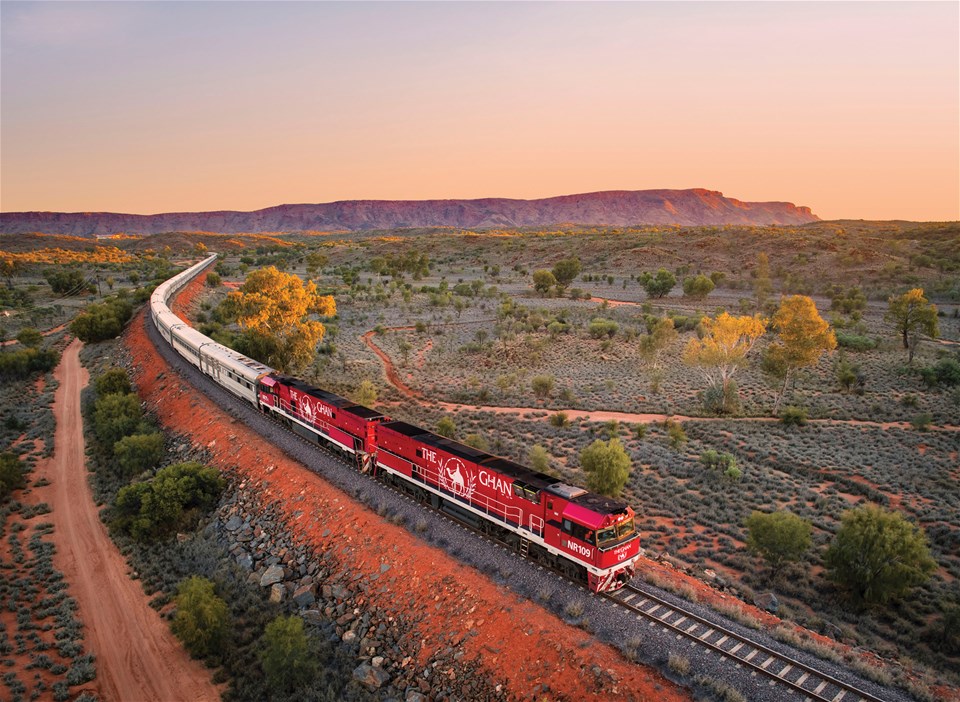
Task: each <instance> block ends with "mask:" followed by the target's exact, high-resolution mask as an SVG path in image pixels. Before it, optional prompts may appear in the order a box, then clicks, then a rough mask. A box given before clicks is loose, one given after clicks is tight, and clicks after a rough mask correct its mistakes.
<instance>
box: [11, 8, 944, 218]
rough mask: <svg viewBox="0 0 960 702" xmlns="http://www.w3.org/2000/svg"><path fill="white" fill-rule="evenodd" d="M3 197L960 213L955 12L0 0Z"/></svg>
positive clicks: (73, 202)
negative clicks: (642, 198)
mask: <svg viewBox="0 0 960 702" xmlns="http://www.w3.org/2000/svg"><path fill="white" fill-rule="evenodd" d="M0 15H2V16H0V20H2V28H0V31H2V37H0V38H2V62H0V73H2V75H0V78H2V82H0V147H2V152H0V209H2V210H3V211H8V212H9V211H20V210H55V211H99V210H109V211H117V212H137V213H152V212H165V211H189V210H215V209H237V210H252V209H258V208H261V207H267V206H270V205H276V204H281V203H299V202H328V201H333V200H340V199H373V198H383V199H427V198H444V197H487V196H502V197H525V198H526V197H545V196H551V195H561V194H567V193H575V192H589V191H596V190H607V189H627V190H634V189H644V188H687V187H703V188H709V189H714V190H721V191H723V192H724V194H726V195H728V196H731V197H736V198H739V199H741V200H789V201H792V202H794V203H796V204H801V205H807V206H809V207H811V208H812V209H813V211H814V212H815V213H817V214H818V215H820V216H821V217H824V218H828V219H829V218H841V217H853V218H866V219H893V218H899V219H917V220H942V219H950V220H956V219H960V56H958V54H960V46H958V44H960V39H958V29H957V28H958V26H960V4H958V3H956V2H933V3H914V2H907V3H898V2H879V3H876V2H854V3H814V2H809V3H555V4H550V3H540V4H535V3H516V4H512V3H511V4H501V3H498V4H471V3H424V4H419V3H391V4H378V3H360V4H332V3H329V4H328V3H280V2H275V3H255V2H251V3H246V2H244V3H240V2H237V3H226V2H225V3H199V2H197V3H195V2H189V3H94V2H80V3H74V2H71V3H21V2H10V1H8V0H4V2H3V3H2V4H0Z"/></svg>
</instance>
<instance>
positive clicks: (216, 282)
mask: <svg viewBox="0 0 960 702" xmlns="http://www.w3.org/2000/svg"><path fill="white" fill-rule="evenodd" d="M220 284H221V280H220V274H219V273H217V272H216V271H210V272H209V273H207V287H210V288H219V287H220Z"/></svg>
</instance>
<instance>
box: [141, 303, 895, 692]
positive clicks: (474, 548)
mask: <svg viewBox="0 0 960 702" xmlns="http://www.w3.org/2000/svg"><path fill="white" fill-rule="evenodd" d="M144 320H145V322H144V323H145V324H146V328H147V334H148V336H149V338H150V339H151V341H152V342H153V344H154V345H155V346H156V347H157V349H158V351H159V353H160V355H161V356H162V357H163V358H164V359H165V360H166V361H167V363H168V364H169V365H170V366H171V368H173V369H176V372H177V373H179V374H180V375H181V376H182V377H184V378H185V379H186V380H187V381H188V382H189V383H190V384H191V385H193V386H194V387H196V388H198V389H199V390H201V391H202V392H203V393H204V394H206V395H207V396H208V397H210V399H212V400H213V401H214V402H216V403H217V404H218V405H219V406H220V407H222V408H224V410H225V411H226V412H228V413H229V414H230V415H231V416H232V417H235V418H237V419H239V420H240V421H242V422H244V423H245V424H247V425H248V426H249V427H250V428H251V429H253V430H254V431H256V432H257V433H258V434H260V435H261V436H263V437H264V438H265V439H267V440H268V441H269V442H271V443H272V444H273V445H275V446H277V447H278V448H279V449H281V450H282V451H283V452H284V453H286V454H287V455H289V456H290V457H291V458H293V459H295V460H297V461H299V462H301V463H302V464H303V465H305V466H307V467H309V469H310V470H312V471H314V472H315V473H317V474H319V475H321V476H323V478H324V479H325V480H327V481H328V482H329V483H330V484H332V485H334V486H336V487H337V488H339V489H341V490H343V491H344V492H345V493H347V494H349V495H351V496H352V497H354V498H355V499H357V500H359V501H361V502H362V503H364V504H365V505H367V506H369V507H370V508H372V509H374V510H376V511H377V512H378V513H380V514H389V515H391V517H394V518H398V519H399V518H400V517H403V518H405V521H404V523H405V524H406V525H407V528H408V529H409V530H410V533H411V534H412V535H414V536H416V537H417V538H420V539H422V540H424V541H426V542H427V543H430V544H432V545H434V546H438V547H440V548H442V549H443V550H445V551H446V552H447V553H448V554H450V555H452V556H454V557H455V558H457V559H458V560H460V561H461V562H463V563H466V564H468V565H470V566H473V567H474V568H476V569H477V570H479V571H480V572H481V573H483V574H485V575H487V576H488V577H490V578H492V579H493V580H494V582H496V583H498V584H501V585H504V586H506V587H508V588H509V589H510V590H512V591H513V592H514V593H516V594H517V595H518V596H520V597H523V598H526V599H530V600H534V601H536V602H539V603H540V604H542V605H543V606H545V607H546V608H548V609H549V610H551V611H552V612H554V613H555V614H556V615H558V616H560V617H561V618H563V619H564V620H565V621H567V622H569V623H571V624H575V625H579V626H580V627H581V628H583V629H585V630H586V631H589V632H591V633H592V634H593V635H594V636H595V637H596V638H597V639H598V640H600V641H602V642H604V643H607V644H611V645H613V646H616V647H617V648H618V649H620V650H621V651H624V652H625V653H626V654H627V655H628V656H631V657H632V658H633V659H634V660H637V661H638V662H641V663H645V664H648V665H653V666H655V667H658V668H659V669H660V670H661V671H662V672H663V673H664V674H665V675H666V676H667V677H669V678H671V679H673V680H675V681H677V682H679V683H681V684H689V683H690V680H691V679H693V678H695V677H697V676H701V675H702V676H706V677H709V678H712V679H714V680H718V681H723V682H726V683H727V684H728V685H730V686H731V687H733V688H735V689H736V690H738V691H739V692H740V693H741V694H743V695H744V696H745V697H746V698H747V699H749V700H758V701H759V702H778V701H779V700H782V699H784V695H785V694H786V692H785V690H784V688H782V687H780V686H776V685H775V684H774V683H773V682H772V681H770V680H769V679H768V678H766V677H760V676H758V675H751V674H750V673H749V672H748V671H746V670H745V669H743V668H737V667H736V666H735V665H734V664H733V663H732V662H731V661H730V660H729V659H726V658H721V656H720V655H719V654H717V653H714V652H710V651H708V650H707V649H706V648H704V647H703V646H701V645H698V644H695V643H692V642H690V641H689V640H688V639H686V638H681V639H678V638H677V634H675V633H673V632H672V631H669V630H667V629H665V628H664V627H663V626H660V625H655V624H654V625H652V624H651V622H650V621H649V620H647V619H645V618H643V619H640V620H638V619H637V617H636V615H634V614H632V613H630V612H629V611H628V610H626V609H625V608H623V607H621V606H619V605H617V604H614V603H613V602H611V601H609V600H606V599H604V598H600V597H597V596H594V595H593V594H592V593H590V592H589V591H588V590H587V589H586V588H585V587H582V586H579V585H575V584H573V583H571V582H569V581H567V580H565V579H563V578H561V577H560V576H559V575H557V574H555V573H553V572H551V571H548V570H545V569H543V568H542V567H540V566H538V565H536V564H534V563H533V562H530V561H527V560H525V559H522V558H520V556H518V555H517V554H515V553H514V552H512V551H509V550H507V549H506V548H505V547H503V546H500V545H498V544H495V543H493V542H491V541H488V540H486V539H484V538H481V537H479V536H478V535H477V534H475V533H474V532H473V531H471V530H469V529H467V528H466V527H464V526H462V525H460V524H459V523H457V522H454V521H453V520H451V519H450V518H448V517H446V516H445V515H442V514H439V513H436V512H433V511H432V510H429V509H426V508H424V507H422V506H421V505H419V504H417V503H416V502H414V501H413V500H411V499H410V498H408V497H406V496H404V495H402V494H400V493H398V492H395V491H394V490H392V489H390V488H388V487H386V486H384V485H383V484H381V483H379V482H378V481H376V480H375V479H373V478H371V477H370V476H367V475H363V474H360V473H357V472H356V471H355V470H354V469H353V468H352V467H350V466H348V465H347V464H346V463H344V462H342V461H341V460H339V459H337V458H335V457H334V456H332V455H330V454H328V453H326V452H325V451H323V450H321V449H319V448H317V447H316V446H314V445H313V444H310V443H308V442H307V441H306V440H304V439H302V438H300V437H299V436H298V435H296V434H294V433H293V432H291V431H289V430H287V429H286V428H284V427H282V426H280V425H279V424H277V423H275V422H273V421H272V420H270V419H268V418H267V417H266V416H264V415H262V414H260V413H259V412H258V411H257V410H255V409H254V408H253V407H252V406H250V405H247V404H245V403H243V402H241V401H239V400H238V399H237V398H236V397H235V396H234V395H232V394H231V393H229V392H228V391H226V390H224V389H223V388H221V387H220V386H218V385H216V384H215V383H214V382H213V381H212V380H211V379H210V378H208V377H207V376H205V375H203V374H202V373H200V372H199V370H197V369H196V368H194V367H193V366H192V365H190V364H189V363H187V362H185V361H184V360H183V359H182V358H181V357H180V356H179V355H177V354H176V353H175V352H174V351H173V349H172V348H170V346H168V345H167V344H166V342H164V341H163V339H162V338H161V337H160V336H159V334H158V333H157V331H156V329H155V327H154V325H153V323H152V322H151V321H150V319H149V315H144ZM635 584H636V585H637V586H641V585H642V586H643V587H644V589H646V590H649V591H650V592H653V593H655V594H656V595H657V596H659V597H661V598H663V599H665V600H667V601H670V602H673V603H677V605H678V606H682V607H683V608H684V609H687V610H690V611H692V612H693V613H694V614H697V615H699V616H701V617H703V618H705V619H708V620H710V621H714V622H717V623H718V624H720V625H721V626H723V627H725V628H729V629H732V630H734V631H736V632H742V633H744V634H745V635H748V636H749V637H751V638H755V639H756V640H757V641H758V642H760V643H763V644H764V645H766V646H768V647H770V648H772V649H774V650H776V651H782V652H784V653H785V654H786V655H789V656H790V657H792V658H795V659H797V660H799V661H801V662H804V663H808V664H810V665H812V666H815V667H817V668H818V669H822V670H824V671H826V672H827V673H829V674H830V675H832V676H833V677H836V678H837V679H839V680H843V681H845V682H849V683H851V684H854V685H856V686H857V687H860V688H862V689H864V690H865V691H869V692H871V693H873V694H874V695H876V696H878V697H881V698H883V699H885V700H890V701H891V702H907V701H908V700H910V699H911V698H910V697H909V696H907V695H905V694H904V693H902V692H900V691H899V690H890V689H886V688H881V687H879V686H877V685H876V684H874V683H871V682H869V681H865V680H863V679H861V678H859V677H857V676H856V675H854V674H853V673H851V672H850V671H848V670H846V669H843V668H841V667H839V666H836V665H834V664H832V663H829V662H826V661H822V660H820V659H818V658H816V657H815V656H813V655H811V654H808V653H805V652H803V651H798V650H796V649H793V648H791V647H789V646H787V645H785V644H783V643H781V642H779V641H777V640H775V639H772V638H770V637H769V636H767V635H766V634H765V633H763V632H760V631H755V630H750V629H747V628H746V627H743V626H741V625H739V624H737V623H736V622H732V621H730V620H727V619H725V618H724V617H723V616H722V615H720V614H718V613H717V612H715V611H713V610H711V609H710V608H708V607H706V606H704V605H701V604H697V603H691V602H688V601H686V600H682V599H681V598H678V597H676V596H675V595H672V594H671V593H669V592H666V591H662V590H660V589H658V588H654V587H651V586H649V585H645V584H643V583H641V582H640V579H639V578H638V579H637V580H636V581H635ZM507 604H508V602H505V603H504V605H505V606H506V605H507ZM671 653H673V654H675V655H677V656H682V657H684V658H686V659H688V660H689V662H690V673H689V675H688V676H687V677H678V676H676V675H675V674H673V673H672V672H671V671H670V670H669V669H667V666H666V663H667V660H668V656H669V655H670V654H671ZM592 672H593V673H594V674H599V673H600V672H602V671H599V670H595V671H592Z"/></svg>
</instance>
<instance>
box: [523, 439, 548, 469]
mask: <svg viewBox="0 0 960 702" xmlns="http://www.w3.org/2000/svg"><path fill="white" fill-rule="evenodd" d="M527 462H528V463H529V464H530V467H531V468H533V469H534V470H535V471H537V472H539V473H546V472H548V471H549V470H550V453H549V452H548V451H547V449H545V448H544V447H543V446H541V445H540V444H534V445H533V446H531V447H530V451H529V453H528V454H527Z"/></svg>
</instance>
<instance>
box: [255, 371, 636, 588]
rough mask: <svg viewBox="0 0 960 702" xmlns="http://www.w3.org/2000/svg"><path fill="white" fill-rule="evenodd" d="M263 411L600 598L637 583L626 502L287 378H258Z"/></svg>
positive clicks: (631, 521)
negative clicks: (606, 593) (580, 583)
mask: <svg viewBox="0 0 960 702" xmlns="http://www.w3.org/2000/svg"><path fill="white" fill-rule="evenodd" d="M258 399H259V402H260V407H261V409H262V410H263V411H265V412H270V413H272V414H274V415H275V416H277V417H278V418H280V419H281V420H283V421H284V423H286V424H287V425H288V426H289V427H290V428H291V429H293V430H294V431H296V432H297V433H298V434H300V435H301V436H303V437H305V438H307V439H309V440H310V441H313V442H316V443H325V444H327V445H328V446H331V447H334V448H336V449H338V450H339V451H340V452H342V453H344V454H347V455H349V456H351V457H352V459H353V460H354V461H355V462H356V464H357V467H358V468H359V469H360V470H361V471H364V472H372V473H373V474H374V475H377V476H378V477H379V478H380V479H382V480H383V481H385V482H388V483H391V484H393V485H395V486H397V487H399V488H401V489H402V490H404V491H406V492H408V493H409V494H411V495H413V496H414V497H416V498H417V499H419V500H421V501H423V502H427V501H429V502H430V503H431V504H432V505H433V506H434V507H435V508H437V509H442V510H444V511H445V512H447V513H449V514H451V515H453V516H455V517H456V518H458V519H459V520H461V521H463V522H465V523H467V524H470V525H471V526H473V527H474V528H476V529H478V530H480V531H483V532H484V533H486V534H489V535H490V536H492V537H494V538H496V539H498V540H499V541H502V542H503V543H506V544H508V545H510V546H511V547H513V548H515V549H516V550H517V551H519V552H520V553H521V554H522V555H524V556H529V557H530V558H533V559H534V560H536V561H538V562H540V563H543V564H544V565H547V566H549V567H552V568H554V569H556V570H560V571H562V572H564V573H565V574H566V575H567V576H568V577H570V578H571V579H573V580H576V581H578V582H582V583H585V584H586V585H587V586H588V587H589V588H590V589H591V590H593V591H594V592H604V591H609V590H615V589H617V588H619V587H621V586H622V585H623V584H625V583H626V582H628V581H629V580H630V579H632V578H633V574H634V564H635V562H636V560H637V555H638V553H639V550H640V542H639V537H638V535H637V532H636V527H635V525H634V512H633V510H632V509H631V508H630V507H629V506H628V505H626V504H625V503H623V502H620V501H619V500H614V499H611V498H607V497H602V496H600V495H595V494H592V493H590V492H587V491H586V490H584V489H583V488H579V487H574V486H572V485H567V484H565V483H563V482H561V481H560V480H558V479H557V478H554V477H551V476H549V475H545V474H544V473H537V472H534V471H532V470H530V469H529V468H526V467H524V466H521V465H519V464H518V463H514V462H513V461H510V460H507V459H506V458H501V457H499V456H494V455H491V454H489V453H487V452H485V451H480V450H478V449H475V448H472V447H470V446H466V445H464V444H461V443H458V442H456V441H453V440H452V439H447V438H444V437H442V436H439V435H437V434H434V433H432V432H429V431H427V430H426V429H421V428H420V427H416V426H413V425H412V424H407V423H406V422H400V421H391V420H389V419H388V418H387V417H385V416H384V415H383V414H381V413H380V412H377V411H376V410H372V409H370V408H368V407H364V406H363V405H358V404H356V403H355V402H352V401H351V400H348V399H346V398H343V397H340V396H339V395H335V394H333V393H331V392H327V391H325V390H320V389H319V388H315V387H312V386H310V385H308V384H307V383H304V382H303V381H301V380H298V379H296V378H291V377H289V376H284V375H278V374H271V375H267V376H264V377H262V378H261V379H260V383H259V392H258Z"/></svg>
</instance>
